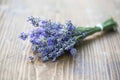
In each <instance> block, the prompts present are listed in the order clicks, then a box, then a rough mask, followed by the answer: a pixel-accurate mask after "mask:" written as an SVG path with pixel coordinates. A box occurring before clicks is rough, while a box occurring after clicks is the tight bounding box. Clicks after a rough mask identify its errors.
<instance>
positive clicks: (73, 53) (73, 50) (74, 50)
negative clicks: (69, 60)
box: [70, 48, 77, 56]
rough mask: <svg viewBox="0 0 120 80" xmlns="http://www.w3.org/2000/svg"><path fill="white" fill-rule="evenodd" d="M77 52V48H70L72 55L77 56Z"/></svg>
mask: <svg viewBox="0 0 120 80" xmlns="http://www.w3.org/2000/svg"><path fill="white" fill-rule="evenodd" d="M76 52H77V50H76V49H75V48H71V49H70V53H71V55H72V56H75V54H76Z"/></svg>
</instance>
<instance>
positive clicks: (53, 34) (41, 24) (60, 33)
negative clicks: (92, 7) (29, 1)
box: [19, 16, 117, 62]
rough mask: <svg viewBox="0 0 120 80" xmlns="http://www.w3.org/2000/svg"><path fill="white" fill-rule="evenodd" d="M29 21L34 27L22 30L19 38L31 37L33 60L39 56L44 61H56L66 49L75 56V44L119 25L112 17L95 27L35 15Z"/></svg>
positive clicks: (30, 57) (30, 58) (31, 59)
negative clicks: (55, 20) (28, 30)
mask: <svg viewBox="0 0 120 80" xmlns="http://www.w3.org/2000/svg"><path fill="white" fill-rule="evenodd" d="M28 22H30V23H31V24H32V25H33V26H34V28H33V29H32V30H31V31H30V32H28V33H24V32H22V33H21V34H20V35H19V38H21V39H22V40H26V39H27V38H29V41H30V43H31V44H32V51H33V53H34V55H33V56H29V60H30V61H31V62H34V61H35V60H36V59H39V58H40V59H41V60H42V61H43V62H45V61H48V60H52V61H55V60H56V59H57V58H58V57H59V56H61V55H62V54H64V53H65V51H69V53H70V54H71V55H72V56H74V55H75V54H76V52H77V50H76V48H75V47H74V46H75V45H76V44H79V43H80V42H81V41H83V40H84V39H85V38H86V37H87V36H89V35H92V34H94V33H96V32H100V31H112V30H116V26H117V23H116V22H115V21H114V20H113V19H112V18H110V19H108V20H106V21H105V22H103V23H102V24H99V25H96V26H94V27H77V26H74V25H73V24H72V22H71V21H67V22H66V23H65V24H61V23H59V22H53V21H51V20H46V19H41V18H35V17H33V16H31V17H28Z"/></svg>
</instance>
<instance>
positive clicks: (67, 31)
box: [28, 17, 76, 61]
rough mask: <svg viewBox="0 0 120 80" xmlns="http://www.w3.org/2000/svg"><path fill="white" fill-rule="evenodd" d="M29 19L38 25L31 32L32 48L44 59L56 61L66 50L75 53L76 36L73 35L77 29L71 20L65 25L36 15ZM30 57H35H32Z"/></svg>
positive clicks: (34, 24)
mask: <svg viewBox="0 0 120 80" xmlns="http://www.w3.org/2000/svg"><path fill="white" fill-rule="evenodd" d="M28 21H29V22H30V23H31V24H32V25H33V26H35V27H36V28H35V29H33V30H32V31H30V34H29V36H30V42H31V43H32V50H33V52H36V54H38V53H41V54H42V56H41V60H42V61H47V60H50V59H51V60H52V61H55V60H56V59H57V58H58V57H59V56H61V55H62V54H63V53H64V51H66V50H67V51H70V52H72V53H73V54H74V52H75V49H74V45H75V43H76V38H75V37H74V36H72V35H73V34H75V32H76V31H74V30H75V27H74V25H73V24H72V23H71V21H68V22H67V23H66V24H65V25H63V24H60V23H57V22H52V21H50V20H41V19H40V18H34V17H29V19H28ZM37 58H38V57H37ZM30 59H33V58H32V57H30ZM34 59H35V57H34Z"/></svg>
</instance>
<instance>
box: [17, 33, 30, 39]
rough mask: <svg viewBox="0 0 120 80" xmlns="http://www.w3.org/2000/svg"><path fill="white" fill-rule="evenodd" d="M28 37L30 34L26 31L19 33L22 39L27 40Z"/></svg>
mask: <svg viewBox="0 0 120 80" xmlns="http://www.w3.org/2000/svg"><path fill="white" fill-rule="evenodd" d="M27 37H28V35H27V34H26V33H24V32H22V33H21V34H20V35H19V38H21V39H22V40H26V39H27Z"/></svg>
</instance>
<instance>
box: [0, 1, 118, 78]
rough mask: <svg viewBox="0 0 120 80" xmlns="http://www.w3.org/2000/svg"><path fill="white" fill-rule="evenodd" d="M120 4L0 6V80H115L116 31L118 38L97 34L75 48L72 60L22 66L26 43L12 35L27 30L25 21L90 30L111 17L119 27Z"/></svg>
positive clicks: (63, 58) (16, 3)
mask: <svg viewBox="0 0 120 80" xmlns="http://www.w3.org/2000/svg"><path fill="white" fill-rule="evenodd" d="M119 4H120V0H36V1H33V0H0V80H120V68H119V67H120V41H119V40H120V33H119V32H120V27H119V26H118V32H111V33H108V34H104V35H103V33H97V34H95V35H93V36H90V37H89V38H87V40H85V41H84V44H82V45H81V46H78V47H77V50H78V51H77V54H76V57H75V58H72V57H71V56H70V55H69V54H65V55H64V56H61V57H60V58H59V59H58V60H57V61H56V62H54V63H52V62H46V63H43V62H41V61H36V62H35V63H34V64H31V63H28V61H27V57H28V55H30V54H32V52H31V50H30V47H31V45H30V43H29V41H25V42H23V41H21V40H19V39H18V34H19V33H20V32H22V31H29V30H30V29H31V28H32V27H31V25H30V24H28V23H27V22H26V18H27V17H28V16H31V15H33V16H39V17H45V18H50V19H52V20H54V21H60V22H62V23H64V22H65V20H68V19H71V20H72V21H73V23H74V24H76V25H81V26H84V25H85V26H86V25H91V26H94V25H95V24H97V23H100V22H102V21H104V20H106V19H107V18H109V17H111V16H112V17H113V18H114V19H115V20H116V21H117V22H118V25H120V18H119V17H120V5H119Z"/></svg>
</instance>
